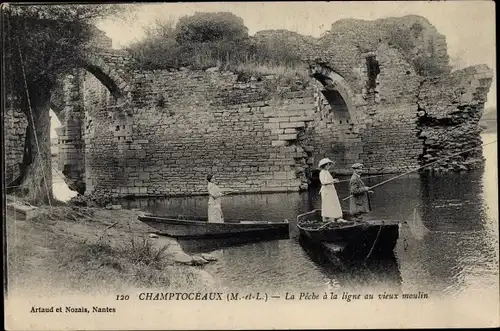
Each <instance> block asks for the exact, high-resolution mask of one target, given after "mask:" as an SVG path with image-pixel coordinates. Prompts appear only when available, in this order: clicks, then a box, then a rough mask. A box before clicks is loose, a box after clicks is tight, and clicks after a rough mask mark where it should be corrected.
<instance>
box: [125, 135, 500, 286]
mask: <svg viewBox="0 0 500 331" xmlns="http://www.w3.org/2000/svg"><path fill="white" fill-rule="evenodd" d="M496 139H497V135H496V134H484V135H483V142H484V143H488V142H490V141H494V140H496ZM484 155H485V157H486V160H487V161H486V165H485V170H484V171H477V172H472V173H462V174H459V173H451V174H440V175H430V174H411V175H407V176H404V177H401V178H399V179H396V180H394V181H392V182H390V183H387V184H385V185H382V186H380V187H378V188H376V189H375V193H374V194H373V195H372V206H373V209H374V210H373V212H372V214H373V215H372V217H373V218H375V217H377V216H380V217H383V218H385V219H404V220H411V219H412V217H413V216H412V215H413V211H414V210H416V211H417V213H418V215H420V217H421V220H422V222H423V223H424V224H425V226H426V227H427V228H428V229H429V230H430V232H428V233H427V234H426V235H425V237H424V238H423V239H421V240H418V239H416V238H415V237H413V236H412V235H411V232H410V230H409V228H408V227H407V226H402V228H401V232H400V239H399V241H398V244H397V246H396V249H395V252H394V256H393V257H389V258H387V259H385V260H383V261H379V260H376V261H371V262H370V263H368V264H367V265H357V266H356V265H355V266H346V265H342V264H333V263H330V262H328V261H325V260H324V258H322V256H321V254H318V253H317V252H311V251H309V250H308V249H307V247H306V246H303V245H301V244H300V242H299V240H298V232H297V230H296V227H295V219H296V217H297V215H298V214H301V213H304V212H307V211H309V210H311V209H313V208H319V207H320V204H321V202H320V197H319V194H318V189H312V190H310V191H309V192H303V193H286V194H285V193H283V194H262V195H235V196H227V197H224V198H223V199H224V200H223V211H224V216H225V218H227V219H245V220H282V219H285V218H286V219H288V220H289V221H290V222H291V225H290V229H291V233H290V238H289V239H283V240H273V241H267V242H257V243H247V244H243V245H236V246H229V247H223V248H221V247H220V241H181V242H180V243H181V246H182V247H183V248H184V250H185V251H187V252H188V253H196V252H212V254H213V255H215V256H216V257H217V258H218V261H216V262H212V263H210V264H208V265H206V266H204V269H205V270H207V271H208V272H209V273H211V274H212V275H214V276H215V278H216V279H217V280H218V281H219V282H220V283H221V284H222V285H224V286H226V287H228V288H233V289H235V290H248V291H263V290H272V291H274V292H280V293H282V292H284V291H289V290H291V291H294V290H295V291H297V290H318V291H323V290H332V289H337V290H339V289H349V290H351V291H357V290H359V291H361V290H363V289H366V288H374V287H377V288H382V289H386V290H387V291H403V292H412V293H415V292H418V291H422V292H426V293H439V294H440V295H446V296H455V295H461V294H463V293H468V294H471V293H472V294H473V293H475V292H477V293H479V292H481V293H483V292H484V291H488V292H489V293H490V294H492V295H498V287H499V285H498V283H499V255H498V245H499V242H498V238H499V232H498V186H497V144H496V143H494V144H491V145H488V146H485V147H484ZM392 176H394V175H387V176H380V177H376V178H370V179H366V180H365V183H366V184H367V185H374V184H376V183H379V182H381V181H383V180H386V179H388V178H391V177H392ZM336 186H337V191H338V193H339V196H340V197H344V196H347V195H348V193H347V192H348V182H344V183H339V184H337V185H336ZM123 204H124V205H125V206H126V207H128V208H140V209H142V210H147V211H149V212H152V213H157V214H170V215H172V214H173V215H177V214H183V215H206V210H207V197H188V198H169V199H160V200H155V199H142V200H135V201H126V202H123ZM344 207H347V204H345V205H344ZM223 244H224V243H223ZM225 244H226V245H228V243H225ZM222 246H224V245H222Z"/></svg>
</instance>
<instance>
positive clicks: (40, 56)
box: [2, 4, 130, 203]
mask: <svg viewBox="0 0 500 331" xmlns="http://www.w3.org/2000/svg"><path fill="white" fill-rule="evenodd" d="M128 11H130V8H129V7H124V6H118V5H22V4H16V5H9V6H4V7H3V8H2V25H3V26H2V28H3V32H4V38H3V44H2V51H3V60H4V70H3V76H2V86H3V87H4V88H5V90H6V92H7V95H8V100H9V104H8V105H7V106H8V107H10V108H13V109H16V110H19V109H20V110H22V111H23V112H25V114H26V116H27V119H28V122H29V125H28V131H27V139H26V145H25V150H26V151H28V152H27V153H29V155H28V156H26V155H25V158H24V160H23V163H22V164H21V165H20V166H21V167H20V177H19V178H17V181H18V182H20V183H21V185H20V188H21V194H22V195H23V196H25V197H28V198H29V200H30V201H31V202H32V203H39V202H46V201H48V199H49V198H50V197H51V196H52V188H51V187H50V183H51V180H50V178H51V173H52V171H51V156H50V120H49V101H50V95H51V92H52V90H53V88H54V86H55V85H56V81H57V77H58V75H59V74H61V73H64V72H68V71H69V70H70V69H72V68H74V67H76V66H79V64H80V62H79V59H80V58H81V56H82V55H84V52H85V51H86V47H85V45H87V44H88V42H89V41H91V40H92V37H93V35H94V32H95V28H94V27H93V26H92V23H95V22H96V20H98V19H102V18H108V17H109V16H110V15H119V14H123V13H125V12H128ZM116 17H119V16H116ZM28 106H29V107H28ZM33 128H34V129H33ZM28 147H31V148H28Z"/></svg>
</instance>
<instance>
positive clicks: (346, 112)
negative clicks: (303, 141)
mask: <svg viewBox="0 0 500 331" xmlns="http://www.w3.org/2000/svg"><path fill="white" fill-rule="evenodd" d="M309 69H310V72H309V73H310V76H311V77H313V78H314V79H316V80H317V81H318V82H319V83H320V84H321V85H320V87H318V93H321V94H320V95H323V97H324V98H320V100H319V104H318V106H319V113H318V115H319V116H318V120H317V121H318V123H317V125H318V127H317V128H316V129H315V130H317V131H318V132H319V133H318V135H319V136H320V137H321V138H318V139H319V140H320V141H318V140H316V143H315V144H317V146H318V147H319V146H321V147H320V148H318V154H317V155H316V156H315V158H322V157H333V158H334V159H335V160H336V169H335V171H336V172H338V173H341V172H342V173H343V172H349V171H350V165H351V164H353V163H355V162H359V156H360V153H361V152H362V143H361V138H360V136H359V121H360V120H361V118H362V116H361V114H359V113H358V111H357V108H356V105H355V101H354V100H355V98H354V97H355V93H354V91H353V90H352V88H351V87H350V85H349V83H348V82H347V81H346V80H345V79H344V77H342V76H341V75H339V74H338V73H336V72H335V71H334V70H333V69H332V68H330V67H329V66H328V65H327V64H325V63H313V64H311V65H310V67H309ZM318 85H319V84H318ZM321 99H322V100H321ZM315 139H316V138H313V140H315ZM315 161H319V160H315Z"/></svg>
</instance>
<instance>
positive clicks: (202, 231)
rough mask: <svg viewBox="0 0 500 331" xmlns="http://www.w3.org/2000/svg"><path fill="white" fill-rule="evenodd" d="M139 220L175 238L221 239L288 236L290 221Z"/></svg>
mask: <svg viewBox="0 0 500 331" xmlns="http://www.w3.org/2000/svg"><path fill="white" fill-rule="evenodd" d="M138 220H139V221H141V222H143V223H145V224H147V225H149V226H150V227H152V228H154V229H155V230H156V233H157V234H162V235H167V236H170V237H175V238H186V239H196V238H220V237H233V236H259V235H266V236H269V235H281V236H282V235H284V234H286V235H288V233H289V223H288V220H286V219H285V220H283V221H281V222H266V221H242V220H224V223H210V222H208V218H207V217H186V216H177V217H175V216H156V215H152V214H144V215H141V216H139V217H138Z"/></svg>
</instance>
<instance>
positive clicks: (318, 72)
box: [5, 16, 492, 196]
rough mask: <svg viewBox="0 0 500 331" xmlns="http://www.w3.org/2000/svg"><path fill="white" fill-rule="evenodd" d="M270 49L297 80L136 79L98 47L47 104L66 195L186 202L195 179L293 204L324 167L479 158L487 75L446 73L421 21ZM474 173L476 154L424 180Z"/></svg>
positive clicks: (13, 158) (9, 131)
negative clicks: (289, 64)
mask: <svg viewBox="0 0 500 331" xmlns="http://www.w3.org/2000/svg"><path fill="white" fill-rule="evenodd" d="M273 35H279V36H280V38H287V40H289V42H290V43H291V44H295V46H296V48H297V49H298V50H300V52H301V54H302V55H303V59H304V70H309V74H310V79H306V80H304V79H299V78H297V80H296V81H293V82H286V83H284V82H283V81H282V80H280V79H278V78H277V77H273V76H265V77H260V78H258V79H257V78H255V77H253V78H251V79H249V80H247V81H241V79H239V76H238V75H237V74H235V73H232V72H223V71H219V70H218V69H217V68H212V69H209V70H206V71H191V70H189V69H185V68H179V69H176V70H155V71H143V70H138V69H137V68H136V67H135V65H134V61H133V59H131V58H130V57H129V56H128V55H127V53H125V52H121V51H113V50H111V49H110V40H109V39H106V37H104V36H100V39H99V42H96V48H95V51H94V52H93V53H92V54H89V57H88V59H87V62H85V63H84V65H82V68H75V70H74V73H73V74H71V75H68V76H66V77H64V78H62V79H61V84H60V86H61V87H60V89H59V90H57V91H54V93H53V96H52V109H53V110H54V111H55V112H56V114H57V116H58V117H59V119H60V120H61V122H62V123H64V127H63V128H61V129H60V132H59V144H60V155H59V158H60V159H59V167H60V170H61V171H63V173H64V174H65V176H66V177H67V180H68V183H70V186H71V187H72V188H74V189H76V190H78V191H79V192H81V193H85V194H91V193H100V194H101V193H106V194H114V195H117V196H128V195H133V196H160V195H182V194H199V193H204V192H205V191H206V188H205V186H206V182H205V180H204V179H205V177H206V174H207V173H216V175H217V178H218V181H219V182H220V183H221V185H222V186H226V185H227V186H230V187H232V188H234V189H237V190H239V191H242V192H283V191H298V190H301V189H305V188H307V186H308V181H309V179H310V177H311V173H312V172H313V170H314V168H315V166H316V164H317V162H318V161H319V159H321V158H323V157H325V156H327V157H330V158H332V159H334V160H336V162H337V164H336V172H337V173H346V172H349V169H350V168H349V166H350V165H351V164H352V163H355V162H363V163H364V164H365V165H366V167H367V170H368V171H369V172H370V173H388V172H403V171H406V170H409V169H414V168H417V167H419V166H420V165H423V164H427V163H428V162H430V161H434V160H437V159H440V158H443V157H446V156H448V155H451V154H454V153H457V152H459V151H462V150H464V149H468V148H471V147H475V146H479V145H480V144H481V139H480V135H479V134H480V128H479V126H478V121H479V118H480V117H481V115H482V111H483V107H484V103H485V101H486V95H487V93H488V91H489V88H490V85H491V81H492V72H491V70H490V69H489V68H488V67H486V66H485V65H478V66H474V67H469V68H466V69H463V70H459V71H454V72H451V71H450V69H449V67H448V55H447V51H446V43H445V40H444V37H443V36H441V35H440V34H439V33H438V32H437V31H436V29H435V28H434V27H433V26H432V25H430V24H429V22H428V21H426V20H425V19H423V18H421V17H418V16H407V17H404V18H398V19H386V20H378V21H370V22H367V21H359V20H342V21H339V22H336V23H335V24H333V25H332V29H331V30H330V32H329V33H327V34H326V35H325V36H323V37H322V38H320V39H314V38H307V37H303V36H300V35H297V34H294V33H290V32H287V31H266V32H260V33H259V34H257V35H256V38H261V39H265V38H269V37H270V36H273ZM398 37H399V38H404V40H406V41H407V42H406V43H403V42H401V39H399V40H398ZM404 40H403V41H404ZM422 54H427V55H428V57H427V58H429V57H430V58H432V60H433V61H432V63H430V64H429V63H426V62H425V57H422ZM426 70H427V71H428V72H426ZM429 71H430V72H429ZM5 121H6V122H5V128H6V172H7V179H9V178H15V177H16V175H17V173H16V172H17V171H18V167H17V164H19V163H20V162H21V160H22V155H23V144H24V136H25V128H26V125H27V121H26V119H25V118H24V117H23V115H22V113H20V112H19V111H18V110H16V109H13V108H12V107H10V108H7V111H6V115H5ZM482 164H483V159H482V154H481V149H476V150H475V151H474V152H471V153H468V154H465V155H462V156H460V157H455V158H453V159H451V160H448V161H446V162H441V163H436V164H435V165H434V166H433V167H432V168H433V169H434V170H471V169H475V168H478V167H481V166H482Z"/></svg>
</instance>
